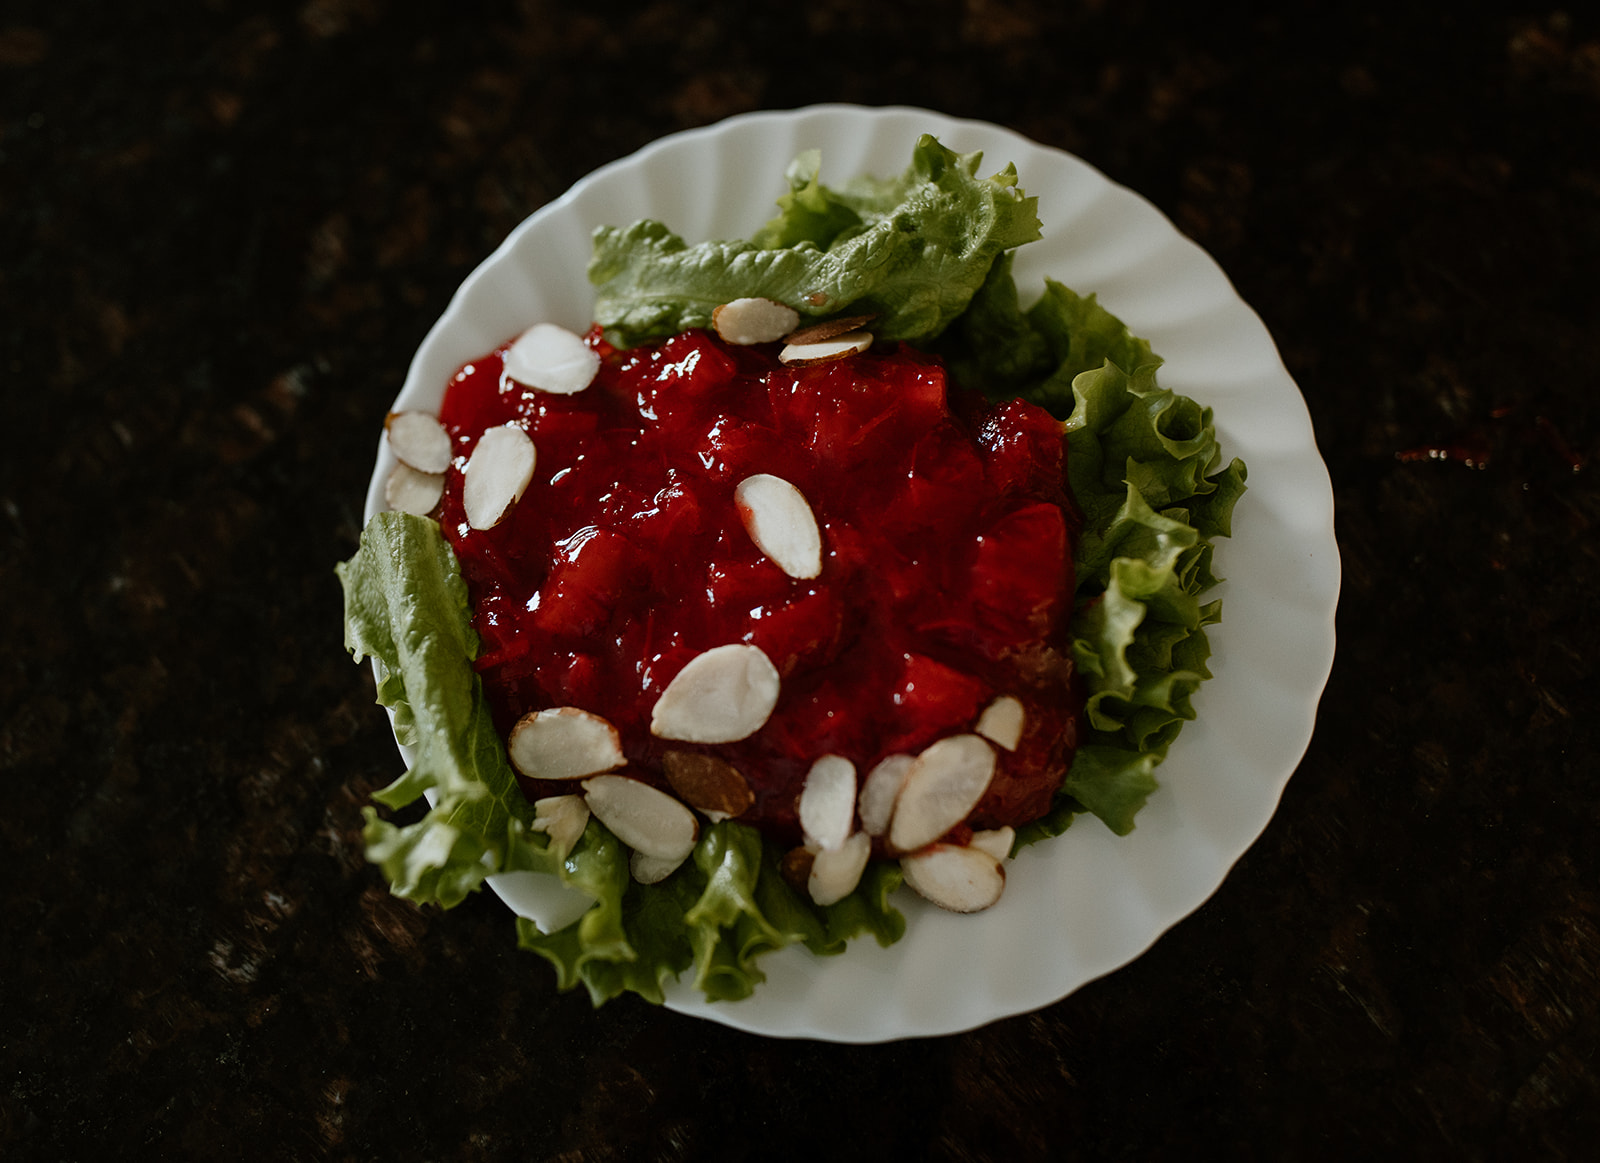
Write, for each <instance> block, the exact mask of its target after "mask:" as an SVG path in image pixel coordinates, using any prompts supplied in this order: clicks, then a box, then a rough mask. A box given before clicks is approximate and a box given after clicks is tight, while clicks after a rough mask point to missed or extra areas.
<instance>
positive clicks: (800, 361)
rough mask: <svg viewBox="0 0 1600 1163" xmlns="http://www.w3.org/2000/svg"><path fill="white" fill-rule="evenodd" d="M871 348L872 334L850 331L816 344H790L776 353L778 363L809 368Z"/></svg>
mask: <svg viewBox="0 0 1600 1163" xmlns="http://www.w3.org/2000/svg"><path fill="white" fill-rule="evenodd" d="M871 346H872V332H870V331H851V332H849V333H847V334H845V335H841V336H839V337H838V338H837V339H823V340H819V341H818V342H816V343H791V344H788V345H787V346H786V347H784V349H783V350H782V351H780V352H779V353H778V362H779V363H786V364H789V365H791V366H793V367H810V366H811V365H812V364H816V363H832V362H833V361H834V360H836V359H843V358H844V357H845V356H847V355H855V354H856V353H857V352H860V351H865V350H867V348H869V347H871Z"/></svg>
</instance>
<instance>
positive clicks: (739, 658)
mask: <svg viewBox="0 0 1600 1163" xmlns="http://www.w3.org/2000/svg"><path fill="white" fill-rule="evenodd" d="M778 687H779V679H778V669H777V667H775V666H773V665H772V660H771V659H770V658H768V657H767V656H766V654H764V653H763V652H762V650H761V648H760V647H758V646H750V645H748V644H746V643H742V642H732V643H729V644H728V645H726V646H717V647H713V648H712V649H710V650H707V651H706V652H705V653H704V654H699V655H696V656H695V657H694V658H693V659H691V660H690V662H689V665H688V666H686V667H684V668H683V669H682V670H680V671H679V672H678V673H677V675H676V676H675V677H674V678H673V680H672V681H671V682H669V683H668V684H667V689H666V690H664V691H662V692H661V697H660V698H659V699H657V700H656V705H655V708H654V709H653V710H652V711H651V712H650V733H651V734H652V735H655V736H656V737H657V738H660V739H681V740H683V741H684V742H685V743H733V742H735V741H737V740H739V739H747V738H749V737H750V736H751V735H754V734H755V733H756V732H757V731H759V730H760V729H761V726H762V724H763V723H765V722H766V721H767V719H768V717H769V716H770V715H771V714H772V708H773V707H775V706H777V704H778Z"/></svg>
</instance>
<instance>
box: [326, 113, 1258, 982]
mask: <svg viewBox="0 0 1600 1163" xmlns="http://www.w3.org/2000/svg"><path fill="white" fill-rule="evenodd" d="M981 161H982V159H981V155H979V154H976V153H972V154H956V153H954V152H952V151H951V150H948V149H946V148H945V147H943V146H942V145H940V144H939V142H938V141H936V140H935V139H934V138H932V137H929V136H923V137H922V138H920V139H919V140H918V141H917V143H916V145H915V146H914V148H913V150H912V158H911V163H910V164H909V165H908V166H907V168H906V169H905V171H904V172H903V173H902V174H900V175H899V176H897V177H891V178H882V179H880V178H857V179H852V180H850V181H849V182H847V183H846V184H844V185H843V186H840V187H838V188H830V187H828V186H825V185H823V184H822V183H821V182H820V180H819V177H818V174H819V168H818V167H819V165H820V160H819V157H818V155H816V154H815V153H806V154H802V155H801V156H800V157H798V158H796V160H795V162H794V163H793V164H792V165H791V166H790V167H789V169H788V170H787V171H786V172H785V175H784V177H785V180H786V181H787V183H788V187H789V191H788V193H787V194H784V195H782V196H781V197H780V198H779V199H778V206H779V214H778V216H777V217H776V218H774V219H772V220H771V221H769V222H768V223H767V224H766V225H765V226H763V227H762V228H761V229H759V230H758V231H756V232H755V234H753V235H752V236H751V237H750V238H748V239H731V240H715V239H712V240H706V241H703V242H699V243H694V244H692V245H691V244H690V243H689V242H687V241H686V240H685V239H683V238H681V237H679V236H678V235H676V234H674V233H673V232H672V231H671V229H670V228H668V227H667V226H666V225H665V224H664V223H661V222H657V221H653V220H650V219H641V220H638V221H636V222H634V223H633V224H632V225H629V226H626V227H613V226H602V227H598V228H596V229H595V231H594V232H593V235H592V238H591V243H592V249H591V256H590V260H589V263H588V270H587V273H588V277H589V281H590V283H591V284H592V285H593V287H594V299H593V311H592V315H591V318H593V319H594V320H595V321H596V322H595V324H594V326H593V327H592V329H591V330H590V331H589V332H588V333H587V334H586V335H579V334H575V333H573V332H571V331H566V330H563V329H562V328H560V327H556V326H552V325H550V324H547V323H533V325H532V326H529V327H527V329H526V330H525V331H524V332H523V333H522V334H521V335H519V336H515V337H511V338H508V340H507V342H505V343H504V344H503V345H502V346H500V347H498V348H496V349H495V350H493V351H490V352H487V353H485V354H483V355H482V356H481V357H479V358H477V359H474V360H472V361H471V362H469V363H467V364H465V365H463V366H462V367H460V369H459V370H458V371H457V372H456V374H455V375H454V376H453V377H452V378H451V380H450V382H449V384H448V385H447V386H446V389H445V392H444V395H443V399H442V403H441V406H440V407H439V409H438V411H437V414H432V413H422V412H415V411H405V412H400V413H397V414H394V415H391V416H390V417H389V419H388V425H387V433H388V442H389V445H390V447H391V448H392V449H393V451H394V453H395V455H396V457H397V459H398V461H399V462H400V463H399V467H398V468H396V469H395V470H394V472H393V474H392V475H390V476H389V477H388V478H387V488H386V490H385V499H386V501H387V506H386V507H387V509H388V510H389V511H387V512H379V513H376V514H375V515H374V516H373V517H372V518H371V520H370V521H369V522H368V525H367V528H366V529H365V531H364V532H363V534H362V539H361V546H360V549H359V550H358V552H357V553H356V554H355V555H354V556H353V557H352V558H351V559H350V560H349V561H347V562H345V563H343V564H342V565H341V566H340V567H339V575H340V578H341V581H342V583H343V585H344V590H345V642H346V646H347V647H348V648H349V649H350V651H351V653H352V654H353V655H354V656H355V657H356V658H358V659H359V658H364V657H371V658H372V659H373V660H374V664H375V666H376V672H377V676H378V680H379V682H378V698H379V701H380V702H382V703H384V704H385V705H386V706H388V707H390V708H391V710H392V712H393V714H394V720H393V721H394V726H395V733H396V736H397V737H398V738H399V739H400V741H401V742H402V744H404V745H405V746H406V747H407V749H408V754H407V759H408V768H407V770H406V772H405V774H404V775H402V776H401V777H400V778H399V779H397V780H395V781H394V782H393V783H392V784H390V785H389V786H388V787H385V788H383V789H381V790H379V791H377V792H375V793H374V794H373V799H374V801H376V803H377V804H378V805H381V806H382V807H384V808H386V809H388V811H389V813H391V814H390V815H383V814H380V813H379V812H378V811H377V809H376V808H368V809H367V810H366V820H367V823H366V828H365V831H364V839H365V842H366V846H367V855H368V857H369V858H370V859H371V860H372V861H373V862H374V863H375V864H377V865H378V866H379V867H380V868H381V869H382V871H383V874H384V876H385V877H386V878H387V879H388V881H389V884H390V886H391V888H392V890H393V891H394V892H395V893H397V894H398V895H400V896H403V897H405V898H407V899H409V900H414V901H417V902H419V903H432V904H438V905H441V906H444V907H450V906H452V905H454V904H457V903H459V902H460V901H462V900H463V899H465V898H466V896H467V895H468V894H469V893H471V892H473V891H474V890H476V889H477V888H479V887H480V886H481V885H482V884H483V883H484V881H485V880H486V879H487V878H490V877H512V876H526V875H527V874H533V880H534V881H535V882H537V884H538V885H540V886H541V892H540V893H539V894H538V895H539V899H538V900H534V899H533V896H534V895H535V894H534V893H533V890H531V889H530V891H529V895H528V896H527V897H525V898H523V899H522V900H521V901H520V902H519V903H518V904H517V908H518V912H519V917H518V921H517V926H518V928H517V933H518V943H519V944H520V945H521V946H522V947H523V948H526V949H530V950H533V951H535V952H537V953H538V954H540V955H541V956H543V957H545V958H546V959H548V960H549V961H550V962H551V964H552V965H554V966H555V968H556V972H557V978H558V982H559V983H560V984H561V985H562V986H563V987H565V986H571V985H575V984H578V983H580V982H581V983H582V984H583V985H585V986H586V987H587V988H588V990H589V992H590V995H591V997H592V998H593V999H594V1000H595V1001H596V1002H597V1003H598V1002H602V1001H604V1000H606V999H607V998H610V997H614V996H616V995H617V994H618V993H621V992H624V991H633V992H636V993H639V994H640V995H642V996H644V997H647V998H651V999H653V1000H656V1001H660V1000H662V998H663V997H664V993H663V986H664V983H665V982H666V981H667V980H669V979H670V978H672V977H674V976H676V975H679V974H683V973H685V972H689V971H691V970H692V973H693V983H694V985H695V987H696V988H698V989H699V990H700V991H701V992H703V993H704V994H705V995H706V997H708V998H710V999H712V1000H721V999H737V998H741V997H745V996H747V995H748V994H749V993H750V992H751V991H752V990H753V989H754V988H755V987H756V985H757V984H758V983H760V982H761V981H762V979H763V973H762V971H761V970H760V969H759V967H758V966H757V964H756V962H757V960H758V958H759V957H760V956H761V955H762V954H764V953H765V952H766V951H768V950H771V949H776V948H779V947H782V946H784V945H789V944H793V943H797V942H798V943H803V944H804V945H805V946H806V947H807V948H808V949H810V950H812V951H813V952H816V953H824V954H827V953H839V952H842V951H843V950H844V949H845V947H846V945H847V943H848V942H849V941H850V940H852V939H854V938H857V937H859V936H862V935H870V936H871V937H873V938H874V939H876V940H877V941H878V942H879V943H880V944H883V945H888V944H892V943H893V942H894V941H896V940H897V939H898V938H899V937H900V936H901V935H902V933H903V932H904V930H905V926H906V924H907V921H906V918H905V916H904V915H903V914H902V913H901V912H900V910H899V908H898V907H897V905H896V904H895V903H894V901H895V899H901V898H899V896H898V894H897V890H898V889H899V888H900V887H901V885H902V884H906V885H909V886H910V887H911V888H912V889H914V890H915V891H916V892H918V893H920V894H922V895H923V896H924V897H926V898H927V899H928V900H930V901H933V902H934V903H936V904H938V905H941V906H943V907H945V908H947V909H952V910H956V911H962V912H972V911H977V910H981V909H985V908H988V907H989V906H990V905H993V904H994V903H995V902H996V901H997V900H998V899H1000V897H1001V893H1002V891H1003V889H1004V886H1005V861H1006V859H1007V858H1008V856H1009V854H1010V853H1011V851H1012V849H1013V848H1014V847H1017V846H1019V845H1021V844H1024V843H1028V842H1031V841H1034V840H1039V839H1043V838H1045V837H1050V836H1055V835H1056V834H1058V833H1060V832H1061V831H1062V829H1064V828H1066V827H1067V826H1068V824H1069V823H1070V822H1071V820H1072V819H1073V817H1074V816H1076V815H1077V814H1079V813H1083V812H1087V813H1090V814H1092V815H1093V816H1094V817H1096V818H1097V819H1098V820H1100V821H1101V822H1102V823H1103V824H1104V825H1105V826H1106V827H1107V828H1109V829H1110V830H1111V831H1113V832H1115V833H1118V834H1122V833H1126V832H1127V831H1128V830H1130V829H1131V828H1132V827H1133V826H1134V816H1135V814H1136V813H1137V812H1138V811H1139V810H1140V808H1141V806H1142V805H1143V804H1144V802H1145V799H1146V797H1147V796H1148V795H1150V794H1151V792H1152V791H1154V790H1155V787H1156V780H1155V776H1154V770H1155V768H1156V765H1157V764H1159V763H1160V762H1161V760H1162V758H1163V757H1164V756H1165V754H1166V752H1167V748H1168V747H1169V745H1170V744H1171V743H1172V741H1173V740H1174V738H1176V736H1177V733H1178V731H1179V729H1180V728H1181V726H1182V725H1183V723H1184V722H1185V721H1187V720H1189V719H1191V718H1193V716H1194V709H1193V707H1192V706H1191V704H1190V695H1191V694H1192V693H1193V692H1194V691H1195V690H1196V689H1197V688H1198V687H1199V685H1200V683H1201V682H1202V681H1203V680H1204V679H1205V678H1206V677H1207V674H1208V672H1207V670H1206V659H1207V657H1208V655H1209V646H1208V644H1207V641H1206V634H1205V628H1206V627H1207V626H1208V625H1210V624H1211V623H1212V622H1214V621H1216V620H1217V618H1218V616H1219V613H1220V609H1219V606H1218V604H1217V603H1216V602H1215V601H1202V595H1203V594H1205V592H1206V591H1207V590H1208V589H1209V588H1210V587H1211V586H1212V585H1214V584H1215V581H1216V579H1215V577H1214V576H1213V575H1212V573H1211V568H1210V563H1211V544H1210V543H1211V539H1212V538H1213V537H1215V536H1221V535H1226V534H1227V532H1228V531H1229V520H1230V514H1231V511H1232V507H1233V503H1234V501H1235V500H1236V499H1237V498H1238V496H1239V495H1240V494H1241V493H1242V492H1243V490H1244V478H1245V473H1244V466H1243V465H1242V464H1240V463H1239V462H1238V461H1233V462H1231V463H1228V462H1225V461H1224V459H1223V458H1222V455H1221V450H1220V448H1219V446H1218V443H1217V439H1216V431H1215V426H1214V424H1213V423H1212V418H1211V414H1210V411H1209V410H1208V409H1206V408H1203V407H1202V406H1200V405H1199V404H1197V403H1196V402H1195V401H1192V400H1189V399H1186V398H1184V397H1181V396H1177V395H1175V394H1174V393H1172V392H1170V391H1167V390H1165V389H1162V388H1161V387H1159V386H1158V385H1157V383H1156V371H1157V368H1158V367H1159V365H1160V362H1161V361H1160V359H1159V358H1157V357H1156V356H1155V355H1154V353H1153V352H1152V351H1151V350H1150V346H1149V344H1148V343H1147V342H1145V341H1144V340H1142V339H1139V338H1137V337H1136V336H1134V335H1132V334H1131V333H1130V332H1129V331H1128V329H1127V328H1126V327H1124V326H1123V325H1122V323H1121V322H1120V321H1119V320H1117V319H1116V318H1115V317H1114V316H1113V315H1111V314H1110V313H1109V312H1107V311H1106V310H1105V309H1104V308H1102V307H1101V306H1100V305H1099V304H1098V303H1097V302H1096V301H1095V298H1094V296H1093V295H1087V296H1080V295H1078V294H1076V293H1075V292H1073V291H1072V290H1071V289H1069V288H1067V287H1065V286H1063V285H1061V284H1059V283H1055V282H1053V281H1051V280H1049V279H1046V280H1045V286H1044V288H1043V293H1042V295H1040V296H1038V297H1037V298H1036V299H1035V300H1034V301H1033V302H1032V304H1031V305H1029V306H1027V307H1026V308H1024V307H1023V306H1022V300H1021V298H1020V296H1019V293H1018V288H1017V286H1016V283H1015V281H1014V280H1013V278H1012V273H1011V272H1012V252H1013V251H1015V250H1016V249H1017V248H1018V247H1020V246H1022V245H1025V244H1027V243H1029V242H1032V241H1034V240H1036V239H1037V238H1039V237H1040V233H1041V224H1040V222H1039V220H1038V213H1037V211H1038V203H1037V200H1036V199H1034V198H1031V197H1028V196H1026V195H1025V194H1024V193H1023V191H1022V189H1021V187H1020V185H1019V184H1018V176H1017V174H1016V171H1015V169H1014V168H1012V167H1009V166H1008V167H1006V168H1005V169H1003V170H1000V171H998V172H997V173H994V174H993V175H992V176H989V177H982V176H980V173H979V166H980V164H981ZM560 277H562V278H567V277H570V273H563V274H562V275H561V276H560ZM529 322H532V321H531V320H530V321H529ZM997 401H998V402H997ZM1069 448H1070V451H1071V455H1070V458H1069V456H1068V450H1069ZM424 797H426V799H427V804H426V807H425V808H424V806H423V805H422V804H421V803H420V802H419V801H421V800H422V799H423V798H424ZM418 813H420V815H419V814H418ZM1062 842H1067V843H1070V842H1071V838H1070V837H1066V838H1064V840H1063V841H1062ZM492 883H495V885H496V887H497V888H501V887H503V886H504V885H506V883H507V882H504V881H494V882H492ZM518 883H520V884H522V885H527V884H528V881H526V880H523V881H520V882H518ZM552 886H554V888H553V889H552V891H551V892H550V893H549V894H548V896H546V895H545V894H543V892H542V889H547V888H552ZM564 890H572V891H571V892H564ZM552 898H559V899H552ZM508 899H509V897H508ZM990 919H991V920H993V919H994V917H993V915H991V918H990ZM1039 920H1040V922H1041V923H1044V922H1046V921H1047V920H1048V918H1039ZM984 924H985V922H983V921H975V922H973V925H975V926H977V927H979V928H981V927H982V926H983V925H984Z"/></svg>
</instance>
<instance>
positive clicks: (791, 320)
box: [711, 299, 800, 347]
mask: <svg viewBox="0 0 1600 1163" xmlns="http://www.w3.org/2000/svg"><path fill="white" fill-rule="evenodd" d="M799 322H800V313H799V312H798V311H796V310H795V309H794V308H793V307H787V306H785V305H784V304H782V303H777V302H774V301H773V300H771V299H735V300H733V301H732V302H731V303H724V304H722V306H720V307H717V308H715V309H714V310H713V311H712V312H711V326H712V327H713V328H714V329H715V330H716V333H717V334H718V335H720V336H721V337H722V339H723V341H724V342H727V343H732V344H737V345H738V346H740V347H748V346H750V345H752V344H756V343H772V342H773V341H775V340H779V339H782V338H783V337H784V336H785V335H788V334H789V333H790V332H791V331H793V330H794V329H795V327H796V325H797V324H799Z"/></svg>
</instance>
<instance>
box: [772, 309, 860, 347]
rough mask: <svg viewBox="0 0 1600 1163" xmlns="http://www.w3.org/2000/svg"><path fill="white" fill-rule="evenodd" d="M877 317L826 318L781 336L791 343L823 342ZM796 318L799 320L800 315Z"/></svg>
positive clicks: (853, 329)
mask: <svg viewBox="0 0 1600 1163" xmlns="http://www.w3.org/2000/svg"><path fill="white" fill-rule="evenodd" d="M876 318H877V316H876V315H846V316H845V317H844V318H842V319H824V320H823V321H822V322H821V323H811V324H808V325H806V326H805V327H802V328H800V329H799V330H798V331H790V332H789V333H788V334H786V335H783V336H780V337H779V338H781V339H782V340H783V341H784V342H785V343H791V344H806V343H821V342H822V341H823V340H824V339H832V338H834V337H835V336H837V335H845V334H848V333H849V332H851V331H859V330H861V328H863V327H865V326H866V325H867V324H868V323H871V322H872V321H873V320H874V319H876ZM796 319H797V321H798V316H796Z"/></svg>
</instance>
